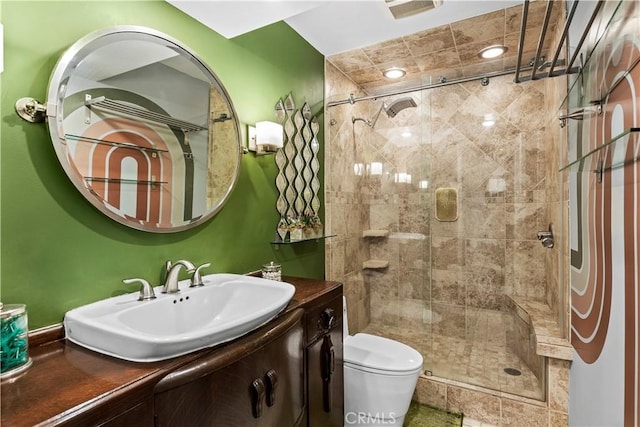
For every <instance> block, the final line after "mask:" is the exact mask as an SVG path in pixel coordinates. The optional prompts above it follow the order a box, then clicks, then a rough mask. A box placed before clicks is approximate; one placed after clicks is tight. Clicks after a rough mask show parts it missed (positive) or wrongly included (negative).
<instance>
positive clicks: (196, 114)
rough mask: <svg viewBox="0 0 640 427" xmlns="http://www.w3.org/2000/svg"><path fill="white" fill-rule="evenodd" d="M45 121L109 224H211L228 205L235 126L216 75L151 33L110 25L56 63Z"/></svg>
mask: <svg viewBox="0 0 640 427" xmlns="http://www.w3.org/2000/svg"><path fill="white" fill-rule="evenodd" d="M47 124H48V128H49V133H50V136H51V140H52V143H53V146H54V149H55V152H56V155H57V157H58V160H59V161H60V164H61V165H62V167H63V169H64V171H65V172H66V174H67V176H68V177H69V179H70V180H71V182H72V183H73V184H74V186H75V187H76V188H77V189H78V190H79V191H80V193H81V194H82V195H83V196H84V197H85V198H86V199H87V200H88V201H89V202H90V203H91V204H92V205H94V206H95V207H96V208H97V209H98V210H100V211H101V212H102V213H104V214H105V215H107V216H108V217H109V218H111V219H113V220H115V221H117V222H119V223H121V224H124V225H126V226H129V227H132V228H135V229H138V230H143V231H148V232H155V233H172V232H178V231H183V230H186V229H190V228H193V227H195V226H197V225H200V224H202V223H204V222H206V221H207V220H209V219H211V218H212V217H213V216H214V215H215V214H216V213H217V212H218V211H219V210H220V209H221V208H222V207H223V205H224V204H225V202H226V201H227V200H228V199H229V197H230V195H231V193H232V191H233V189H234V188H235V185H236V183H237V180H238V175H239V172H240V164H241V156H242V140H241V132H240V124H239V121H238V118H237V114H236V111H235V108H234V106H233V103H232V102H231V98H230V97H229V95H228V93H227V91H226V89H225V88H224V86H223V85H222V83H221V82H220V81H219V79H218V78H217V76H216V75H215V73H214V72H213V71H212V70H211V69H210V68H209V67H208V66H207V65H206V64H205V63H204V62H203V61H202V60H201V59H200V58H199V57H198V56H197V55H195V54H194V53H193V52H192V51H191V50H190V49H188V48H187V47H186V46H185V45H183V44H182V43H180V42H178V41H177V40H175V39H173V38H172V37H170V36H168V35H166V34H163V33H161V32H159V31H156V30H153V29H150V28H146V27H140V26H115V27H110V28H106V29H104V30H99V31H96V32H93V33H91V34H88V35H87V36H85V37H83V38H81V39H80V40H78V41H77V42H75V43H74V44H73V45H72V46H71V47H69V49H67V51H65V53H64V54H63V55H62V56H61V57H60V59H59V61H58V63H57V64H56V66H55V67H54V71H53V73H52V75H51V78H50V80H49V86H48V90H47Z"/></svg>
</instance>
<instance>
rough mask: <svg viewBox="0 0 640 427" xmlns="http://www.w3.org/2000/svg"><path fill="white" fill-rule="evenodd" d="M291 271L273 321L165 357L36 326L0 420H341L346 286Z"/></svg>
mask: <svg viewBox="0 0 640 427" xmlns="http://www.w3.org/2000/svg"><path fill="white" fill-rule="evenodd" d="M285 279H286V280H287V281H288V282H290V283H293V284H294V285H295V286H296V293H295V295H294V298H293V299H292V301H291V303H290V304H289V306H287V308H286V309H285V311H284V312H283V313H282V314H280V315H279V316H278V317H276V318H275V319H274V320H272V321H270V322H269V323H267V324H266V325H264V326H262V327H261V328H258V329H256V330H254V331H252V332H251V333H249V334H247V335H246V336H243V337H241V338H238V339H236V340H234V341H233V342H230V343H228V345H221V346H219V347H216V348H213V349H205V350H201V351H199V352H194V353H190V354H187V355H184V356H181V357H176V358H173V359H169V360H165V361H158V362H149V363H138V362H129V361H126V360H121V359H117V358H114V357H110V356H105V355H103V354H100V353H96V352H94V351H91V350H88V349H85V348H83V347H81V346H78V345H76V344H73V343H71V342H69V341H67V340H66V339H65V338H64V331H63V329H62V326H61V325H59V326H55V327H52V328H49V329H47V330H43V331H40V332H38V333H30V334H29V346H30V347H29V348H30V356H31V357H32V359H33V365H32V366H31V367H30V368H29V369H28V370H27V371H26V372H25V373H24V374H23V375H20V376H17V377H15V378H10V379H6V380H3V381H2V382H1V383H2V384H1V388H2V390H1V391H0V393H1V394H2V399H0V403H1V406H2V407H1V408H0V425H2V426H5V425H6V426H23V425H24V426H27V425H28V426H32V425H39V426H63V425H64V426H79V427H84V426H106V427H120V426H122V427H129V426H135V427H138V426H140V427H143V426H144V427H147V426H148V427H154V426H178V427H182V426H189V427H191V426H194V427H195V426H233V427H241V426H260V427H269V426H276V427H292V426H301V427H302V426H305V427H306V426H312V427H316V426H317V427H331V426H336V427H338V426H339V427H342V426H343V411H344V409H343V408H344V403H343V379H342V285H341V284H339V283H337V282H329V281H322V280H316V279H306V278H296V277H286V278H285ZM274 384H275V387H274V386H273V385H274ZM272 397H274V398H272Z"/></svg>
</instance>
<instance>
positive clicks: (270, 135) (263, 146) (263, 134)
mask: <svg viewBox="0 0 640 427" xmlns="http://www.w3.org/2000/svg"><path fill="white" fill-rule="evenodd" d="M283 144H284V133H283V130H282V125H280V124H278V123H274V122H257V123H256V125H255V127H254V126H249V147H248V148H249V151H253V152H254V153H256V155H257V156H259V155H263V154H268V153H275V152H276V151H278V149H279V148H282V146H283Z"/></svg>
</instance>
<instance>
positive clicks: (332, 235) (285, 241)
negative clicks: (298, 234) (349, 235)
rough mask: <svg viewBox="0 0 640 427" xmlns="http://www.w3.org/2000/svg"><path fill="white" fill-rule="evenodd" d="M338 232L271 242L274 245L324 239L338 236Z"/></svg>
mask: <svg viewBox="0 0 640 427" xmlns="http://www.w3.org/2000/svg"><path fill="white" fill-rule="evenodd" d="M336 236H337V234H325V235H322V236H314V237H309V238H306V239H295V240H291V239H285V240H280V239H278V240H274V241H273V242H271V243H272V244H274V245H291V244H294V243H301V242H310V241H312V240H324V239H328V238H330V237H336Z"/></svg>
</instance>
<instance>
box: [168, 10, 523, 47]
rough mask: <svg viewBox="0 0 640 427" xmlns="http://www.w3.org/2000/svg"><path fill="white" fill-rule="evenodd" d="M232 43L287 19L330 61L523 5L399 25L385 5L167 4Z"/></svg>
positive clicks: (441, 13) (428, 15) (417, 18)
mask: <svg viewBox="0 0 640 427" xmlns="http://www.w3.org/2000/svg"><path fill="white" fill-rule="evenodd" d="M166 1H167V2H169V3H170V4H172V5H173V6H175V7H177V8H178V9H180V10H182V11H183V12H185V13H186V14H187V15H190V16H191V17H193V18H195V19H196V20H198V21H200V22H201V23H203V24H204V25H206V26H207V27H209V28H211V29H212V30H214V31H216V32H217V33H219V34H221V35H222V36H224V37H226V38H233V37H236V36H239V35H241V34H244V33H247V32H250V31H253V30H255V29H257V28H261V27H263V26H266V25H269V24H272V23H274V22H278V21H281V20H284V21H285V22H286V23H287V24H289V26H291V27H292V28H293V29H294V30H295V31H296V32H298V34H300V35H301V36H302V37H303V38H304V39H305V40H307V41H308V42H309V43H310V44H311V45H312V46H314V47H315V48H316V49H317V50H318V51H319V52H320V53H322V54H324V55H325V56H329V55H334V54H336V53H340V52H345V51H348V50H351V49H356V48H360V47H363V46H369V45H373V44H376V43H380V42H382V41H386V40H389V39H393V38H397V37H401V36H404V35H407V34H412V33H415V32H418V31H422V30H426V29H429V28H432V27H437V26H440V25H445V24H448V23H451V22H456V21H460V20H462V19H466V18H470V17H473V16H478V15H482V14H485V13H488V12H492V11H494V10H498V9H504V8H507V7H510V6H514V5H517V4H521V3H522V1H521V0H517V1H514V0H444V3H443V5H442V6H440V7H438V8H436V9H432V10H429V11H427V12H424V13H421V14H418V15H414V16H410V17H407V18H402V19H399V20H395V19H394V18H393V15H392V14H391V12H390V11H389V9H388V8H387V5H386V4H385V0H166Z"/></svg>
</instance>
